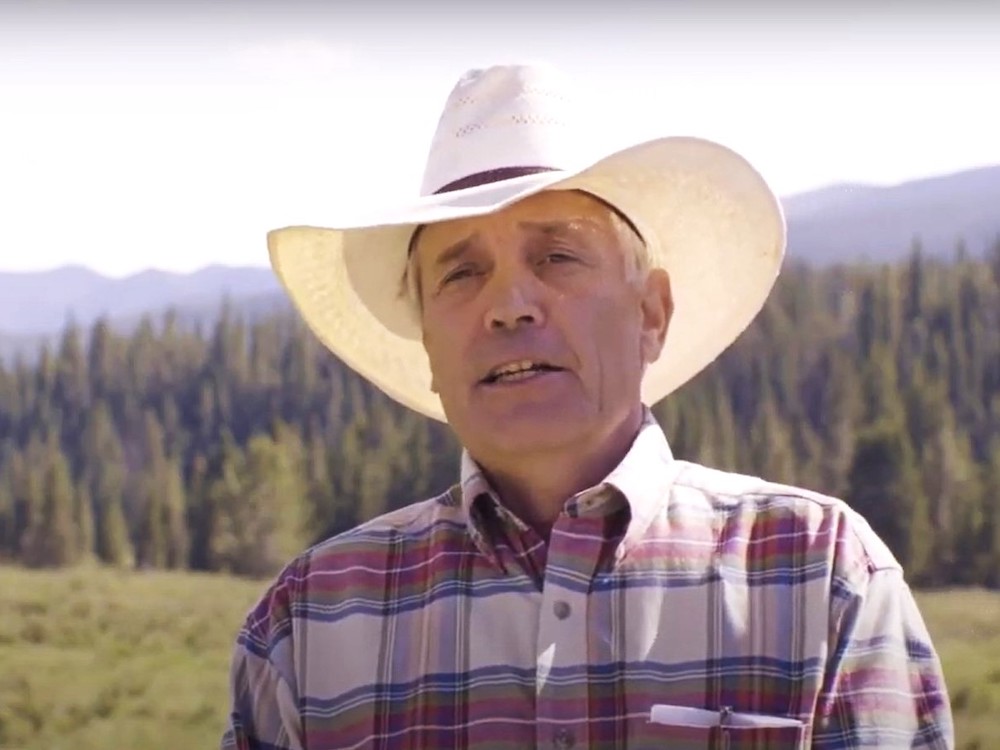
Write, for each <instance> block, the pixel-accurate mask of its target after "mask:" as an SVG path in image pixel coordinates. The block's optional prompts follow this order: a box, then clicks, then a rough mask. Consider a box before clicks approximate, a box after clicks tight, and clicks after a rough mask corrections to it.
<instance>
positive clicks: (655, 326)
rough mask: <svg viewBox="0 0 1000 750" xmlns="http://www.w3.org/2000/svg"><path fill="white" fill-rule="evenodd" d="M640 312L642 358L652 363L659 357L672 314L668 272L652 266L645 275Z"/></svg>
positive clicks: (672, 305)
mask: <svg viewBox="0 0 1000 750" xmlns="http://www.w3.org/2000/svg"><path fill="white" fill-rule="evenodd" d="M640 309H641V313H642V339H641V341H640V347H641V351H642V359H643V362H645V363H646V364H652V363H653V362H655V361H656V360H657V359H659V358H660V353H661V352H662V351H663V342H664V341H666V338H667V329H668V328H670V319H671V318H672V317H673V314H674V297H673V293H672V292H671V289H670V274H668V273H667V272H666V271H665V270H664V269H662V268H654V269H652V270H651V271H650V272H649V273H648V274H647V275H646V279H645V282H644V284H643V289H642V299H641V301H640Z"/></svg>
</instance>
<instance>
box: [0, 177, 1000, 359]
mask: <svg viewBox="0 0 1000 750" xmlns="http://www.w3.org/2000/svg"><path fill="white" fill-rule="evenodd" d="M782 204H783V206H784V209H785V214H786V217H787V220H788V238H789V240H788V241H789V248H788V254H789V257H790V258H793V259H797V260H802V261H805V262H807V263H811V264H817V265H826V264H830V263H836V262H858V261H862V262H864V261H874V262H881V261H892V260H896V259H899V258H901V257H904V256H906V255H907V254H908V253H909V252H910V248H911V247H912V244H913V241H914V239H915V238H919V240H920V242H921V245H922V247H923V249H924V252H925V253H926V254H928V255H931V256H938V257H945V258H950V257H952V256H953V255H954V253H955V248H956V245H957V243H958V242H959V240H963V241H964V242H965V244H966V247H967V250H968V252H969V254H970V255H973V256H978V255H982V254H983V253H984V251H985V250H986V249H987V248H988V247H989V246H990V245H991V244H992V243H993V242H995V241H997V239H998V238H1000V166H992V167H983V168H981V169H974V170H969V171H965V172H959V173H956V174H950V175H944V176H938V177H930V178H927V179H921V180H915V181H912V182H905V183H902V184H900V185H895V186H889V187H881V186H875V185H864V184H840V185H831V186H828V187H825V188H821V189H819V190H814V191H810V192H806V193H800V194H797V195H792V196H788V197H786V198H783V199H782ZM227 296H228V297H229V298H230V299H231V300H232V302H233V303H234V304H235V306H236V307H237V308H239V309H241V310H246V311H250V312H254V311H257V312H266V311H268V310H271V309H274V308H275V307H276V306H277V307H285V308H287V305H288V301H287V299H286V298H285V297H284V295H283V294H282V292H281V290H280V288H279V285H278V282H277V280H276V279H275V277H274V274H273V273H272V271H271V270H270V269H268V268H260V267H257V268H253V267H227V266H209V267H207V268H204V269H202V270H200V271H197V272H195V273H191V274H179V273H168V272H165V271H152V270H150V271H143V272H141V273H138V274H135V275H132V276H129V277H127V278H123V279H113V278H108V277H106V276H102V275H101V274H98V273H95V272H94V271H91V270H89V269H87V268H83V267H80V266H66V267H63V268H57V269H54V270H51V271H43V272H33V273H10V272H7V273H3V272H0V356H5V357H9V356H10V355H11V354H13V353H15V352H24V353H30V352H32V351H36V350H37V348H38V343H39V341H42V340H51V338H52V337H53V336H54V335H55V334H56V333H58V332H59V331H60V330H61V329H62V328H63V327H64V325H65V323H66V322H67V320H69V319H70V318H72V319H73V320H75V321H76V322H77V323H78V324H79V325H80V326H82V327H84V328H86V327H88V326H90V325H91V324H92V323H93V322H94V321H95V320H96V319H97V318H99V317H100V316H102V315H105V316H107V317H108V318H109V319H110V320H111V321H112V322H113V324H114V325H115V326H116V327H117V328H119V329H122V330H128V329H129V328H130V327H131V326H133V325H134V324H135V323H137V322H138V320H139V319H140V317H141V316H142V315H143V314H144V313H147V312H149V313H154V314H157V313H160V312H163V311H165V310H166V309H167V308H170V307H173V308H176V309H178V310H180V312H181V315H182V317H184V318H185V319H186V320H198V319H201V320H210V319H211V318H213V317H214V315H215V314H216V312H217V310H218V309H219V305H220V303H221V301H222V299H223V298H225V297H227Z"/></svg>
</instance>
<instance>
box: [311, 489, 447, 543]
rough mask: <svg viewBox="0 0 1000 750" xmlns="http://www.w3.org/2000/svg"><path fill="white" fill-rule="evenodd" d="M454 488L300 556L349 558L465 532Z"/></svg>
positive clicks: (329, 539)
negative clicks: (425, 538)
mask: <svg viewBox="0 0 1000 750" xmlns="http://www.w3.org/2000/svg"><path fill="white" fill-rule="evenodd" d="M460 497H461V494H460V492H459V488H458V487H457V486H453V487H449V488H448V489H447V490H445V491H444V492H442V493H441V494H439V495H435V496H434V497H429V498H426V499H424V500H419V501H417V502H414V503H411V504H409V505H405V506H403V507H401V508H397V509H395V510H391V511H388V512H385V513H382V514H379V515H377V516H375V517H373V518H371V519H369V520H367V521H364V522H362V523H359V524H357V525H356V526H354V527H352V528H350V529H347V530H346V531H342V532H340V533H338V534H334V535H333V536H330V537H327V538H326V539H324V540H323V541H321V542H319V543H317V544H316V545H314V546H313V547H311V548H309V549H307V550H306V551H305V552H304V553H303V555H304V556H306V557H309V558H312V559H313V560H315V559H316V558H318V557H323V556H326V555H330V554H337V555H350V554H354V553H356V552H359V551H361V550H362V549H364V548H369V549H370V548H372V547H377V548H382V547H384V546H386V545H388V544H394V543H399V542H400V541H405V540H410V541H419V540H420V538H422V537H426V536H429V535H433V534H435V533H440V532H442V531H445V532H447V531H448V530H454V531H460V532H464V528H465V519H464V516H463V512H462V507H461V500H460Z"/></svg>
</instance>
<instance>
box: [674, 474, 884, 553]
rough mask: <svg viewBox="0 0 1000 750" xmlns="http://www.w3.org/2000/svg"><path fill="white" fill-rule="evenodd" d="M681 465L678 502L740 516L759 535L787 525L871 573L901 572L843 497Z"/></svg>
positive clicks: (881, 543) (678, 480)
mask: <svg viewBox="0 0 1000 750" xmlns="http://www.w3.org/2000/svg"><path fill="white" fill-rule="evenodd" d="M678 464H679V466H678V472H677V478H676V480H675V482H674V498H675V500H678V501H680V502H682V503H697V504H701V505H702V506H703V507H705V508H710V509H711V511H712V512H713V513H717V514H722V515H723V516H736V515H742V516H744V517H745V518H746V519H747V521H748V523H752V524H754V526H755V527H756V528H758V529H761V530H766V529H768V528H773V527H775V526H776V525H782V524H784V525H785V526H786V527H787V528H788V532H789V533H797V534H802V535H804V536H805V537H807V538H813V539H815V540H816V541H820V540H821V539H822V540H825V541H826V543H828V544H830V545H831V551H832V552H836V553H837V554H838V555H839V556H841V557H842V558H849V559H852V560H856V561H857V562H859V563H861V564H862V565H863V566H864V567H865V568H867V570H868V571H869V572H874V571H875V570H880V569H899V568H900V565H899V562H898V561H897V560H896V557H895V556H894V555H893V553H892V551H891V550H890V549H889V548H888V546H887V545H886V544H885V542H883V541H882V539H881V538H880V537H879V536H878V534H877V533H876V532H875V531H874V530H873V529H872V527H871V526H870V525H869V523H868V521H867V520H866V519H865V518H864V517H863V516H862V515H861V514H860V513H858V512H857V511H856V510H854V509H853V508H852V507H851V506H850V505H849V504H848V503H847V502H846V501H845V500H844V499H843V498H840V497H835V496H833V495H829V494H825V493H823V492H820V491H817V490H813V489H808V488H806V487H802V486H796V485H791V484H785V483H782V482H777V481H773V480H768V479H766V478H762V477H759V476H754V475H751V474H743V473H739V472H735V471H726V470H722V469H716V468H712V467H709V466H704V465H701V464H696V463H691V462H686V461H679V462H678ZM769 521H770V522H772V523H768V522H769Z"/></svg>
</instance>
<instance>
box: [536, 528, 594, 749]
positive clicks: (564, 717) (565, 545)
mask: <svg viewBox="0 0 1000 750" xmlns="http://www.w3.org/2000/svg"><path fill="white" fill-rule="evenodd" d="M584 525H587V524H585V523H584V522H582V521H581V520H580V519H577V518H573V517H570V516H568V515H565V514H563V515H561V516H560V517H559V518H558V519H557V521H556V523H555V524H554V525H553V527H552V532H551V536H550V539H549V545H548V554H547V560H546V566H545V578H544V582H543V586H542V596H541V607H540V609H539V622H538V645H537V663H536V670H537V671H536V676H535V681H536V682H535V689H536V702H535V710H536V720H537V723H536V747H537V748H539V750H541V749H542V748H544V749H545V750H570V748H587V747H589V746H590V736H589V720H590V715H589V709H590V706H589V703H588V689H587V686H586V684H585V682H584V681H583V680H582V678H581V675H580V674H579V670H580V669H585V668H586V665H587V664H588V663H589V662H590V657H591V655H590V654H589V653H588V596H587V594H588V591H589V589H590V580H591V577H592V576H593V575H594V571H595V569H596V566H597V563H598V560H599V558H600V554H601V550H602V545H603V543H602V540H600V539H599V538H594V537H591V536H590V535H582V534H579V533H577V532H579V531H580V529H581V527H583V526H584ZM588 526H589V528H590V529H591V532H590V533H591V534H592V529H593V525H592V524H589V525H588ZM569 669H572V670H573V677H574V679H573V681H572V683H567V680H566V678H567V677H568V676H569V673H568V671H567V670H569Z"/></svg>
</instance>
